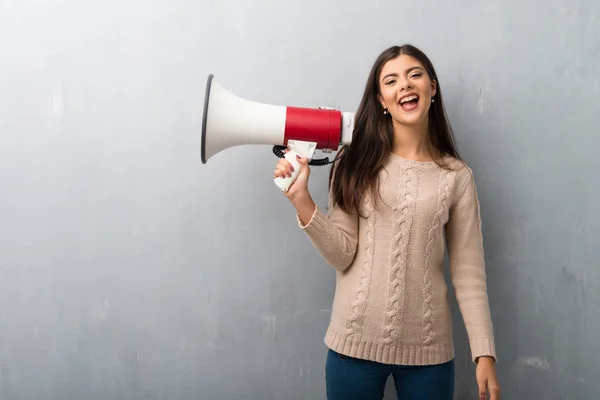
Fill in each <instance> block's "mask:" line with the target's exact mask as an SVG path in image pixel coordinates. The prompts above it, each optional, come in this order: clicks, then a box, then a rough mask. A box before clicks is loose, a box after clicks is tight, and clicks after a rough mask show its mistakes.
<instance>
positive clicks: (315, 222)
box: [296, 206, 325, 231]
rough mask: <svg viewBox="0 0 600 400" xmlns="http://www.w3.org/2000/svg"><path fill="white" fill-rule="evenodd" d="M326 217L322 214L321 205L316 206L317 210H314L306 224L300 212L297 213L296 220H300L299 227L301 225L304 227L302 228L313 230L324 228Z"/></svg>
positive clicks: (301, 227)
mask: <svg viewBox="0 0 600 400" xmlns="http://www.w3.org/2000/svg"><path fill="white" fill-rule="evenodd" d="M324 219H325V217H324V216H323V215H322V213H321V210H320V209H319V206H315V210H314V211H313V213H312V215H311V216H310V219H309V220H308V222H307V223H306V225H303V224H302V221H301V220H300V216H299V215H298V214H296V221H297V222H298V227H300V229H302V230H308V231H311V230H313V229H314V228H317V229H319V228H322V227H323V226H325V221H324Z"/></svg>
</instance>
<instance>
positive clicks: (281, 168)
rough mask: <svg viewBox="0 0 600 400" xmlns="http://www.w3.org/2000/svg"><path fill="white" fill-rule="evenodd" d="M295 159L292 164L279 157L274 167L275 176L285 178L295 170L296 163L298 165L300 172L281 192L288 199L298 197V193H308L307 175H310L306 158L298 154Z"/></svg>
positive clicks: (286, 150) (287, 150)
mask: <svg viewBox="0 0 600 400" xmlns="http://www.w3.org/2000/svg"><path fill="white" fill-rule="evenodd" d="M289 151H290V149H285V152H286V153H288V152H289ZM296 159H297V160H298V164H297V165H296V166H294V165H292V164H291V163H290V162H289V161H288V160H287V159H286V158H285V157H281V158H280V159H279V162H278V163H277V166H276V167H275V173H274V175H275V178H286V177H291V176H292V175H293V174H294V172H296V170H295V168H297V167H298V165H299V166H300V173H299V174H298V176H297V177H296V179H295V181H294V182H293V183H292V184H291V185H290V187H289V188H288V189H287V191H284V192H283V193H284V194H285V196H286V197H287V198H288V199H294V198H296V197H298V195H304V194H308V177H309V176H310V167H309V166H308V160H307V159H306V158H303V157H300V156H296Z"/></svg>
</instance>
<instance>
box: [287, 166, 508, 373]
mask: <svg viewBox="0 0 600 400" xmlns="http://www.w3.org/2000/svg"><path fill="white" fill-rule="evenodd" d="M448 161H450V162H451V168H452V170H447V169H444V168H442V167H440V166H438V165H437V164H436V163H435V162H420V161H412V160H407V159H404V158H402V157H399V156H396V155H394V154H391V155H390V157H389V160H388V161H387V163H386V165H385V166H384V171H383V172H382V175H381V178H382V180H381V182H382V185H381V186H380V193H379V196H378V197H373V198H370V197H369V196H364V200H363V204H362V205H361V207H362V209H363V210H364V211H363V215H359V214H346V213H344V212H343V211H342V210H341V209H340V208H339V207H337V206H335V205H334V204H333V203H332V204H331V206H330V208H329V211H328V213H327V214H325V213H324V212H323V211H322V210H321V209H320V208H319V207H318V206H317V207H316V208H315V210H314V213H313V215H312V217H311V219H310V221H308V222H307V223H306V224H305V225H302V224H301V223H300V224H299V226H300V228H301V229H302V230H303V231H304V232H305V233H306V235H307V237H308V238H309V239H310V241H311V243H312V244H313V245H314V247H315V249H316V250H317V251H318V253H319V254H320V255H321V256H322V257H323V260H324V261H325V262H326V263H327V264H329V265H330V266H331V267H332V268H333V271H334V273H335V276H336V285H335V296H334V300H333V305H332V310H331V320H330V322H329V326H328V328H327V332H326V333H325V338H324V341H325V344H326V345H327V346H328V347H329V348H331V349H333V350H335V351H337V352H339V353H341V354H345V355H348V356H350V357H356V358H362V359H367V360H373V361H377V362H380V363H387V364H402V365H432V364H439V363H443V362H445V361H448V360H450V359H452V358H453V357H454V344H453V342H452V340H453V339H452V338H453V336H452V330H453V328H452V320H453V319H452V318H451V316H450V305H449V304H448V301H447V299H446V293H447V288H446V281H445V277H444V256H445V251H444V250H445V249H444V245H446V244H447V246H448V248H447V250H448V252H447V253H448V256H449V263H448V264H449V267H450V276H451V279H452V283H453V286H454V289H455V290H454V292H455V294H456V298H457V300H458V305H459V309H460V312H461V314H462V317H463V320H464V323H465V326H466V330H467V334H468V337H469V345H470V348H471V356H472V359H473V360H475V359H476V358H477V357H480V356H492V357H494V358H495V357H496V348H495V344H494V334H493V326H492V321H491V313H490V310H489V304H488V297H487V286H486V274H485V262H484V260H485V258H484V253H483V244H482V243H483V242H482V240H483V239H482V234H481V225H480V215H479V212H480V211H479V207H478V206H479V202H478V198H477V190H476V186H475V181H474V179H473V174H472V171H471V170H470V168H469V167H468V166H466V165H465V164H463V163H461V162H459V161H457V160H454V159H450V158H449V159H448ZM384 174H385V175H384ZM384 178H385V179H384ZM380 199H381V200H383V201H381V202H380V201H379V200H380ZM330 201H331V197H330ZM444 235H445V238H446V240H443V239H444Z"/></svg>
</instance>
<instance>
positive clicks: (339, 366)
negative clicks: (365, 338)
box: [325, 350, 454, 400]
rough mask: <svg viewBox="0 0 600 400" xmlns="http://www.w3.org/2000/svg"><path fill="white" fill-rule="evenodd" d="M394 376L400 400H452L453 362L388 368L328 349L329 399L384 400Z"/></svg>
mask: <svg viewBox="0 0 600 400" xmlns="http://www.w3.org/2000/svg"><path fill="white" fill-rule="evenodd" d="M390 375H392V377H393V378H394V384H395V387H396V396H397V398H398V400H452V398H453V395H454V360H450V361H448V362H446V363H443V364H439V365H427V366H406V365H387V364H380V363H377V362H373V361H367V360H359V359H356V358H352V357H348V356H344V355H341V354H338V353H336V352H335V351H333V350H329V352H328V354H327V362H326V365H325V380H326V388H327V399H329V400H371V399H372V400H381V399H383V394H384V390H385V384H386V381H387V379H388V377H389V376H390Z"/></svg>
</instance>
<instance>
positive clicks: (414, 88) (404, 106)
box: [378, 54, 436, 127]
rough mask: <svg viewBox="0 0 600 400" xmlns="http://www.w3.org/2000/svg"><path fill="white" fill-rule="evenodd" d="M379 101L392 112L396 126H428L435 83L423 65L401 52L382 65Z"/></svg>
mask: <svg viewBox="0 0 600 400" xmlns="http://www.w3.org/2000/svg"><path fill="white" fill-rule="evenodd" d="M379 88H380V94H379V96H378V99H379V102H380V103H381V106H382V107H383V108H384V109H387V112H388V113H389V114H390V115H391V117H392V119H393V121H394V125H401V126H411V127H418V126H421V125H424V126H426V123H427V118H428V113H429V108H430V106H431V100H432V98H433V96H435V93H436V83H435V81H432V80H431V79H430V78H429V75H428V74H427V71H426V70H425V67H424V66H423V64H421V63H420V62H419V61H418V60H417V59H416V58H414V57H411V56H409V55H406V54H402V55H400V56H398V57H396V58H394V59H392V60H390V61H388V62H387V63H385V65H384V66H383V69H382V70H381V73H380V75H379Z"/></svg>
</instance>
